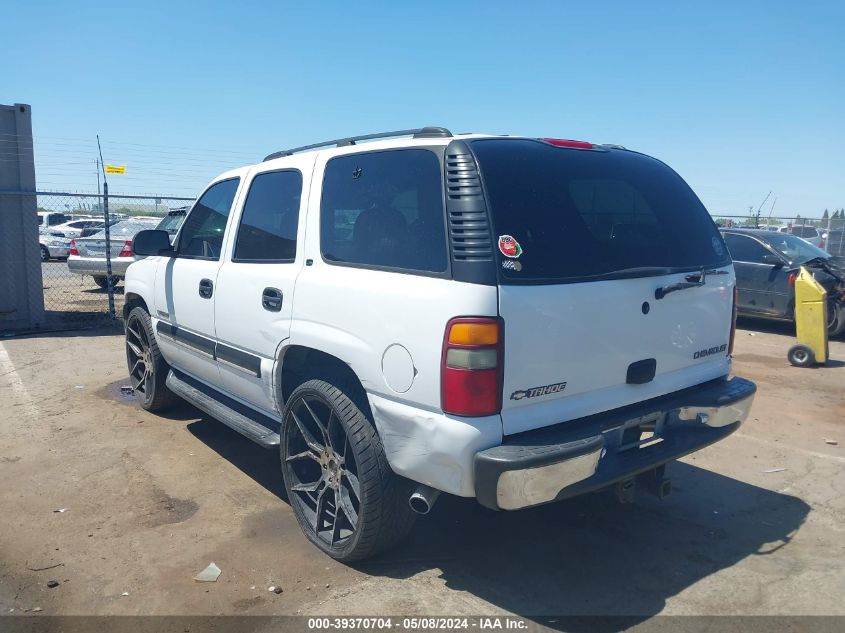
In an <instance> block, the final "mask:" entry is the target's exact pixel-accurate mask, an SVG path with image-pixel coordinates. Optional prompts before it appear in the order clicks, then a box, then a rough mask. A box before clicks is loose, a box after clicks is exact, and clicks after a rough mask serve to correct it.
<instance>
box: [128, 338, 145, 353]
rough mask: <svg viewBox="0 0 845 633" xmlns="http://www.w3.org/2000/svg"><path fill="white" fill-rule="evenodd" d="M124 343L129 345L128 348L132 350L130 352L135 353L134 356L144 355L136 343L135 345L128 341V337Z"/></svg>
mask: <svg viewBox="0 0 845 633" xmlns="http://www.w3.org/2000/svg"><path fill="white" fill-rule="evenodd" d="M126 344H127V345H128V346H129V349H131V350H132V353H133V354H135V356H138V357H140V356H143V355H144V352H143V350H142V349H141V348H140V347H138V346H137V345H135V343H133V342H132V341H130V340H129V339H128V338H127V339H126Z"/></svg>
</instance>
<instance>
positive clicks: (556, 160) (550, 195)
mask: <svg viewBox="0 0 845 633" xmlns="http://www.w3.org/2000/svg"><path fill="white" fill-rule="evenodd" d="M472 148H473V151H474V152H475V154H476V157H477V159H478V164H479V167H480V170H481V174H482V177H483V179H484V186H485V189H486V192H487V197H488V203H489V205H490V210H491V217H492V219H493V225H494V237H495V238H496V240H497V246H498V249H497V250H498V251H499V252H500V253H501V259H500V266H501V273H502V279H503V280H506V281H507V282H509V283H520V282H527V283H544V282H548V283H554V282H560V281H579V280H588V279H595V278H613V277H614V276H616V277H621V276H626V275H633V276H647V275H658V274H667V273H670V272H676V271H681V270H697V269H701V268H717V267H721V266H727V265H729V264H730V257H729V255H728V252H727V248H726V247H725V244H724V241H723V240H722V237H721V235H720V234H719V232H718V230H717V229H716V226H715V224H714V223H713V220H712V219H711V218H710V216H709V215H708V213H707V211H706V210H705V208H704V206H703V205H702V204H701V202H700V201H699V200H698V198H697V197H696V196H695V194H694V193H693V192H692V190H691V189H690V188H689V186H687V184H686V183H685V182H684V181H683V180H681V178H680V177H679V176H678V175H677V174H675V172H673V171H672V170H671V169H669V168H668V167H666V166H665V165H664V164H662V163H661V162H659V161H657V160H655V159H653V158H649V157H646V156H643V155H641V154H636V153H634V152H627V151H616V150H611V151H607V150H600V149H598V150H592V151H590V150H587V151H585V150H576V149H564V148H559V147H555V146H553V145H550V144H548V143H545V142H542V141H535V140H530V139H482V140H478V141H475V142H473V143H472Z"/></svg>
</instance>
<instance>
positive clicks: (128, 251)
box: [117, 240, 135, 257]
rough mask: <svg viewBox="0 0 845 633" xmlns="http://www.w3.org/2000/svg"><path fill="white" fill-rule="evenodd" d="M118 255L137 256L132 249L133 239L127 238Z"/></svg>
mask: <svg viewBox="0 0 845 633" xmlns="http://www.w3.org/2000/svg"><path fill="white" fill-rule="evenodd" d="M117 256H118V257H135V252H134V251H133V250H132V240H126V241H125V242H124V243H123V249H121V251H120V252H119V253H118V254H117Z"/></svg>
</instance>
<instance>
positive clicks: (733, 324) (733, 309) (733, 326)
mask: <svg viewBox="0 0 845 633" xmlns="http://www.w3.org/2000/svg"><path fill="white" fill-rule="evenodd" d="M738 298H739V290H737V289H736V286H734V300H733V305H732V306H731V336H730V338H729V339H728V356H730V355H731V354H733V353H734V339H735V338H736V304H737V300H738Z"/></svg>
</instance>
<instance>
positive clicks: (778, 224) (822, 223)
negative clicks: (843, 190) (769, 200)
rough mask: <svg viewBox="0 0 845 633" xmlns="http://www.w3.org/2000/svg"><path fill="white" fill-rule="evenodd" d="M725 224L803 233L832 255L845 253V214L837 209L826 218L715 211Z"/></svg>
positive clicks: (716, 218) (718, 222)
mask: <svg viewBox="0 0 845 633" xmlns="http://www.w3.org/2000/svg"><path fill="white" fill-rule="evenodd" d="M713 219H714V220H715V221H716V224H718V225H719V226H721V227H725V228H745V229H755V228H757V229H765V230H769V231H781V232H783V233H790V234H792V235H796V236H798V237H801V238H803V239H805V240H807V241H808V242H810V243H811V244H814V245H816V246H818V247H819V248H822V249H823V250H825V251H827V252H828V253H830V254H831V255H839V256H842V255H845V240H843V237H842V236H843V232H845V214H843V213H842V212H841V211H839V212H835V213H834V214H833V215H830V216H828V217H826V218H802V217H771V216H770V217H767V216H760V217H758V216H756V215H714V216H713Z"/></svg>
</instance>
